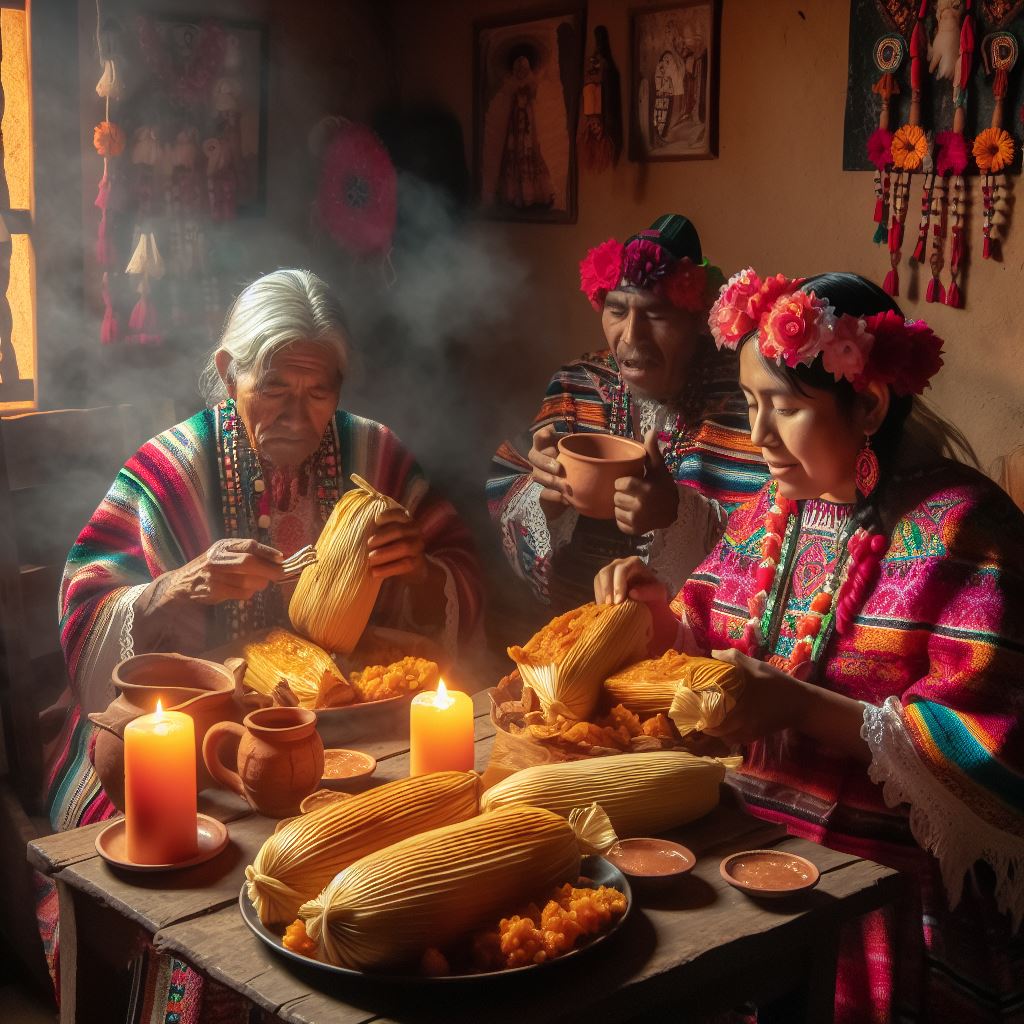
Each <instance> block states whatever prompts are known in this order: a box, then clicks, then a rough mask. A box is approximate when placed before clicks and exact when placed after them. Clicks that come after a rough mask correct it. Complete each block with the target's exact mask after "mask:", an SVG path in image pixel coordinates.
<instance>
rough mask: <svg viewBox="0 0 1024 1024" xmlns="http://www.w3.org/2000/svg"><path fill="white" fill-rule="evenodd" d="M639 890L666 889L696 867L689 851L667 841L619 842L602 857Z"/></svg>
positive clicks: (654, 839) (629, 840) (623, 840)
mask: <svg viewBox="0 0 1024 1024" xmlns="http://www.w3.org/2000/svg"><path fill="white" fill-rule="evenodd" d="M604 856H605V859H606V860H607V861H608V862H609V863H611V864H612V865H613V866H614V867H617V868H618V869H619V870H620V871H621V872H622V873H623V874H624V875H625V876H626V877H627V878H628V879H629V881H630V883H631V884H633V885H635V886H636V887H637V889H638V890H643V891H646V892H652V891H655V890H659V889H667V888H669V887H671V886H672V885H674V884H675V883H676V882H678V881H679V879H680V878H682V877H683V875H687V874H689V873H690V872H691V871H692V870H693V866H694V865H695V864H696V863H697V858H696V857H695V856H694V854H693V851H692V850H688V849H687V848H686V847H685V846H683V845H681V844H680V843H673V842H672V841H671V840H668V839H658V838H647V837H637V838H635V839H620V840H619V841H618V842H617V843H616V844H615V845H614V846H613V847H612V848H611V849H610V850H609V851H608V852H607V853H606V854H605V855H604Z"/></svg>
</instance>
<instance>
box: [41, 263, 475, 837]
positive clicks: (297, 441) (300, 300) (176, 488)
mask: <svg viewBox="0 0 1024 1024" xmlns="http://www.w3.org/2000/svg"><path fill="white" fill-rule="evenodd" d="M346 343H347V332H346V328H345V322H344V315H343V312H342V309H341V306H340V304H339V302H338V299H337V297H336V296H335V295H334V294H333V293H332V292H331V290H330V289H329V288H328V287H327V286H326V285H325V284H324V282H323V281H321V280H320V279H319V278H317V277H316V276H314V275H313V274H311V273H309V272H307V271H302V270H279V271H276V272H275V273H272V274H267V275H266V276H265V277H262V278H260V279H259V280H257V281H255V282H254V283H252V284H250V285H249V286H248V287H247V288H246V289H245V290H244V291H243V292H242V293H241V294H240V295H239V296H238V298H237V299H236V301H235V303H234V306H233V307H232V309H231V311H230V313H229V314H228V317H227V321H226V325H225V328H224V333H223V337H222V338H221V341H220V344H219V346H218V347H217V349H216V351H215V352H214V353H213V355H212V356H211V359H210V362H209V364H208V365H207V367H206V370H205V371H204V373H203V378H202V381H203V387H204V391H205V394H206V397H207V399H208V402H209V408H206V409H204V410H203V411H202V412H199V413H196V415H194V416H192V417H191V418H190V419H188V420H185V422H183V423H179V424H178V425H177V426H174V427H172V428H171V429H170V430H167V431H165V432H164V433H163V434H160V435H159V436H158V437H155V438H154V439H153V440H151V441H149V442H147V443H146V444H145V445H143V446H142V448H140V449H139V451H138V452H136V454H135V455H134V456H132V458H131V459H129V460H128V462H127V463H126V464H125V466H124V468H123V469H122V470H121V471H120V473H118V475H117V478H116V480H115V481H114V483H113V485H112V486H111V488H110V491H109V492H108V493H107V496H106V497H105V498H104V499H103V502H102V503H101V504H100V506H99V508H98V509H97V510H96V512H95V514H94V515H93V517H92V518H91V519H90V520H89V522H88V523H87V524H86V526H85V529H84V530H83V531H82V533H81V534H80V536H79V538H78V540H77V542H76V543H75V545H74V547H73V548H72V549H71V553H70V554H69V556H68V561H67V566H66V568H65V572H64V580H63V584H62V587H61V597H60V609H61V642H62V644H63V647H64V654H65V657H66V659H67V664H68V671H69V674H70V677H71V680H72V683H73V686H74V689H75V696H76V698H77V703H78V707H77V708H76V715H75V716H74V717H73V719H72V721H70V722H69V724H68V727H67V729H66V737H67V742H66V744H65V745H64V750H63V754H62V757H61V759H60V763H58V764H57V765H56V766H55V767H54V769H53V770H52V771H51V773H50V779H51V783H50V792H49V804H50V815H51V820H52V823H53V825H54V827H55V828H58V829H65V828H72V827H75V826H77V825H82V824H86V823H88V822H90V821H95V820H98V819H99V818H103V817H107V816H109V814H111V813H112V812H113V808H112V806H111V804H110V803H109V801H108V800H107V798H106V796H105V794H104V793H103V791H102V789H101V788H100V786H99V783H98V781H97V780H96V778H95V776H94V774H93V772H92V766H91V764H90V763H89V760H88V756H87V749H88V746H89V742H88V741H89V733H90V730H91V729H92V726H91V725H90V723H89V722H88V720H87V719H86V717H85V716H86V715H87V714H88V713H89V712H91V711H97V710H102V709H103V708H105V707H106V705H107V703H108V702H109V700H110V699H111V697H112V695H113V693H112V687H111V681H110V676H111V669H112V668H113V667H114V665H115V664H116V663H117V662H118V661H119V660H120V659H122V658H124V657H126V656H128V655H130V654H132V653H136V654H138V653H143V652H145V651H156V650H175V651H180V652H183V653H187V654H199V653H201V652H203V651H206V650H209V649H211V648H213V647H216V646H218V645H220V644H222V643H225V642H227V641H230V640H232V639H234V638H235V637H237V636H245V635H249V634H251V633H253V632H255V631H257V630H259V629H262V628H264V627H266V626H271V625H275V624H285V623H287V614H286V611H287V608H286V604H287V602H286V600H285V599H284V597H283V595H282V588H281V587H280V586H279V585H278V583H279V581H280V580H281V576H282V569H281V561H282V559H283V558H285V557H286V556H287V555H289V554H291V553H292V552H294V551H295V550H297V549H298V548H300V547H302V546H303V545H305V544H308V543H310V542H313V541H315V540H316V539H317V537H318V535H319V533H320V529H321V528H322V526H323V524H324V522H325V520H326V518H327V516H328V515H329V514H330V512H331V509H332V508H333V507H334V505H335V504H336V502H337V501H338V499H339V497H340V495H341V494H342V493H343V492H344V491H345V490H346V489H348V488H349V487H351V486H352V484H351V480H350V478H351V475H352V474H353V473H356V474H358V475H359V476H361V477H363V478H364V479H365V480H367V481H368V482H369V483H370V484H372V485H373V486H374V487H376V488H377V489H378V490H380V491H382V492H383V493H385V494H388V495H390V496H391V497H393V498H396V499H397V500H398V501H400V502H401V503H402V504H403V505H404V506H405V507H406V508H407V509H408V510H409V512H410V514H411V515H410V516H408V517H407V516H405V515H404V514H403V513H401V512H394V513H387V514H385V516H384V517H382V518H381V520H380V521H379V522H378V524H377V527H376V530H375V532H374V533H373V535H372V536H371V537H370V539H369V541H368V548H369V550H370V554H369V564H370V566H371V568H372V571H373V573H374V575H376V576H377V577H378V578H379V579H381V580H382V581H384V583H383V586H382V589H381V595H380V598H379V600H378V603H377V606H376V609H375V612H374V616H375V621H377V622H383V623H385V624H388V625H395V626H400V627H405V628H412V629H415V630H416V631H417V632H420V633H425V634H428V635H432V636H434V637H435V638H436V639H438V640H440V641H441V642H442V643H443V644H445V646H447V647H449V648H452V647H453V646H455V645H456V644H457V642H458V640H459V638H460V637H465V636H466V635H467V634H468V633H469V631H470V630H471V629H472V627H473V625H474V623H475V620H476V618H477V613H478V610H479V605H480V581H479V576H478V566H477V559H476V554H475V552H474V549H473V544H472V541H471V539H470V536H469V533H468V531H467V529H466V528H465V527H464V525H463V524H462V522H461V521H460V519H459V517H458V516H457V514H456V512H455V510H454V509H453V508H452V506H451V505H450V504H449V503H448V502H447V501H445V500H443V499H442V498H441V497H439V496H438V495H437V494H436V493H435V492H434V491H433V490H432V489H431V488H430V485H429V484H428V482H427V481H426V479H425V478H424V476H423V473H422V472H421V470H420V468H419V467H418V466H417V464H416V462H415V461H414V459H413V457H412V455H411V454H410V453H409V452H408V451H407V450H406V449H405V448H404V447H403V446H402V445H401V443H400V442H399V441H398V439H397V438H396V437H395V435H394V434H392V433H391V431H389V430H388V429H387V427H385V426H382V425H381V424H379V423H375V422H373V421H372V420H368V419H363V418H361V417H359V416H355V415H353V414H351V413H348V412H345V411H344V410H339V409H338V400H339V396H340V393H341V385H342V381H343V379H344V374H345V369H346V364H347V349H346Z"/></svg>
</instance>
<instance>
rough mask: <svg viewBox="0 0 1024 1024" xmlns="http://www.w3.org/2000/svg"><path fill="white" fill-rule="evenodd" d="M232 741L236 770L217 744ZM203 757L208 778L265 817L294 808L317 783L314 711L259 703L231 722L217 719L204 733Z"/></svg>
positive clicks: (319, 762)
mask: <svg viewBox="0 0 1024 1024" xmlns="http://www.w3.org/2000/svg"><path fill="white" fill-rule="evenodd" d="M229 740H233V741H234V742H235V743H236V744H237V753H236V754H235V756H234V763H235V764H236V766H237V769H238V770H237V771H235V770H232V769H231V768H229V767H228V766H227V765H226V764H225V763H224V761H223V760H222V756H223V752H222V748H223V747H224V746H225V745H226V744H227V743H228V741H229ZM203 760H204V761H205V762H206V767H207V769H208V770H209V772H210V774H211V775H212V776H213V778H214V779H215V780H216V781H217V782H219V783H220V784H221V785H222V786H224V787H225V788H227V789H230V790H233V791H234V792H235V793H238V795H239V796H243V797H245V799H246V800H248V801H249V803H250V805H251V806H252V807H253V809H254V810H257V811H259V812H260V814H265V815H267V817H269V818H285V817H288V816H289V815H291V814H298V813H299V804H300V803H302V800H303V799H304V798H305V797H307V796H309V794H310V793H312V792H313V790H314V789H316V788H317V787H318V786H319V785H320V780H321V778H323V774H324V745H323V741H322V740H321V739H320V734H319V733H318V732H317V731H316V715H315V714H314V713H313V712H312V711H310V710H309V709H308V708H276V707H275V708H261V709H260V710H258V711H252V712H250V713H249V714H248V715H246V716H245V719H244V721H243V723H242V724H241V725H239V724H238V723H237V722H220V723H218V724H217V725H215V726H214V727H213V728H212V729H210V731H209V732H208V733H207V734H206V739H205V740H204V741H203Z"/></svg>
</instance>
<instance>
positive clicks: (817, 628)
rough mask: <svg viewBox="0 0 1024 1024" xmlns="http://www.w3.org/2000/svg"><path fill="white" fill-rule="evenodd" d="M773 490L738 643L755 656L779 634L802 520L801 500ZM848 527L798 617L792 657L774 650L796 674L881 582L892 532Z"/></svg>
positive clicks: (775, 659)
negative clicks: (822, 578) (886, 534)
mask: <svg viewBox="0 0 1024 1024" xmlns="http://www.w3.org/2000/svg"><path fill="white" fill-rule="evenodd" d="M768 495H769V500H770V502H771V504H770V506H769V509H768V515H767V517H766V519H765V526H764V531H765V532H764V539H763V540H762V542H761V559H760V561H759V562H758V563H757V565H756V567H755V569H754V586H755V590H754V593H753V595H752V596H751V597H750V599H749V601H748V602H747V611H748V613H749V616H750V617H749V618H748V619H747V621H746V623H745V625H744V627H743V635H742V638H741V640H740V644H739V647H740V649H741V650H743V651H744V653H746V654H748V655H750V656H751V657H755V658H756V657H762V656H763V654H764V652H766V651H770V650H771V647H772V645H773V643H774V641H775V639H776V637H777V633H778V629H779V626H780V623H781V619H782V615H783V613H784V611H785V602H786V592H787V590H788V584H789V580H790V570H791V569H792V564H793V559H794V556H795V554H796V548H797V538H798V536H799V533H800V524H801V521H802V511H801V509H800V506H799V505H798V504H797V502H794V501H790V500H789V499H788V498H785V497H784V496H783V495H781V494H779V493H778V484H777V483H776V482H775V481H772V483H771V484H770V485H769V491H768ZM848 529H849V527H844V529H843V533H842V534H840V536H839V538H838V548H839V557H838V558H837V560H836V565H835V567H834V569H833V571H832V573H831V574H830V576H829V578H828V579H827V580H826V581H825V582H824V584H823V585H822V588H821V590H820V591H819V592H818V593H817V594H815V596H814V597H813V598H812V600H811V604H810V607H809V608H808V610H807V611H806V612H805V613H804V614H803V615H801V616H800V618H799V619H798V620H797V624H796V637H797V639H796V643H795V644H794V646H793V650H792V652H791V653H790V655H789V657H788V658H785V657H782V656H781V655H770V656H769V657H768V658H767V660H768V662H769V663H770V664H773V665H775V666H776V667H777V668H780V669H782V670H783V671H784V672H788V673H790V674H793V673H794V672H795V671H796V670H797V669H798V668H799V667H800V666H801V665H803V664H804V663H806V662H814V661H816V660H817V659H818V657H819V656H820V655H821V652H822V651H823V650H824V648H825V646H826V645H827V644H828V641H829V639H830V637H831V635H832V631H833V629H838V631H839V632H840V633H845V632H847V631H848V629H849V627H850V625H852V622H853V619H854V617H855V616H856V614H857V611H858V610H859V609H860V607H861V605H863V603H864V600H865V599H866V598H867V595H868V592H869V591H870V589H871V587H873V586H874V583H875V582H877V579H878V574H879V572H880V563H881V560H882V556H883V555H884V554H885V550H886V548H887V547H888V540H887V538H885V537H884V536H883V535H882V534H872V533H869V532H868V531H867V530H864V529H857V530H856V531H854V533H853V534H852V535H850V536H849V537H845V536H844V535H845V533H846V532H847V531H848ZM844 539H845V543H844ZM780 565H781V566H782V567H783V571H782V572H781V573H780V572H779V571H778V570H779V566H780Z"/></svg>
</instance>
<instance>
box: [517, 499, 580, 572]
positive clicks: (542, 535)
mask: <svg viewBox="0 0 1024 1024" xmlns="http://www.w3.org/2000/svg"><path fill="white" fill-rule="evenodd" d="M542 489H543V488H542V487H541V485H540V484H539V483H537V482H536V480H531V481H530V482H529V483H528V484H527V485H526V486H525V487H523V488H522V489H521V490H520V491H519V493H518V494H517V495H515V496H514V497H513V498H512V500H511V501H510V502H509V503H508V506H507V507H506V508H505V510H504V511H503V512H502V514H501V525H502V527H503V528H504V530H505V532H506V533H508V532H509V531H510V530H514V529H515V528H516V525H515V524H516V523H518V524H519V525H520V527H521V528H522V529H525V530H526V532H527V534H528V535H529V537H530V541H531V543H532V545H533V550H534V553H535V555H536V557H537V558H538V559H541V558H550V557H551V555H552V554H553V553H554V552H555V551H558V550H560V549H561V548H563V547H565V545H566V544H568V543H569V541H571V540H572V535H573V533H574V532H575V530H576V523H577V521H578V520H579V513H578V512H577V511H576V510H575V509H573V508H570V509H566V510H565V511H564V512H563V513H562V514H561V515H560V516H559V517H558V518H557V519H554V520H552V521H551V522H548V517H547V516H546V515H544V509H543V508H541V504H540V492H541V490H542ZM514 564H515V567H516V571H517V572H518V573H519V574H520V575H522V574H523V569H522V566H521V565H520V564H519V562H518V559H514Z"/></svg>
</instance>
